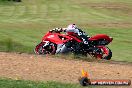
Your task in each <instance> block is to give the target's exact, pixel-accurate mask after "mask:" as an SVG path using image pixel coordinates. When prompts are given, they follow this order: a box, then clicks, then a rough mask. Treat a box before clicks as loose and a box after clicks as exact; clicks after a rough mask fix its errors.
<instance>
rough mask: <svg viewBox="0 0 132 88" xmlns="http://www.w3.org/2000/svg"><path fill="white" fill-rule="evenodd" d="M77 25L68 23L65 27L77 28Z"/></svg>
mask: <svg viewBox="0 0 132 88" xmlns="http://www.w3.org/2000/svg"><path fill="white" fill-rule="evenodd" d="M77 28H78V27H77V26H76V24H70V25H68V27H67V29H77Z"/></svg>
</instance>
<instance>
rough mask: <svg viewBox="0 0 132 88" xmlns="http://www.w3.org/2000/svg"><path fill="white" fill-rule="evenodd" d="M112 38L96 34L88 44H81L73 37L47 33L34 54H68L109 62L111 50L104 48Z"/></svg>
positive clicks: (78, 39)
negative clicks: (90, 56) (88, 56)
mask: <svg viewBox="0 0 132 88" xmlns="http://www.w3.org/2000/svg"><path fill="white" fill-rule="evenodd" d="M112 40H113V38H112V37H109V36H108V35H106V34H97V35H95V36H92V37H89V38H88V41H89V44H88V45H87V44H83V43H82V41H83V40H82V39H81V38H78V37H75V36H73V35H67V34H61V33H59V32H54V33H53V32H47V33H46V34H45V35H44V36H43V38H42V42H41V43H40V44H38V45H37V46H36V47H35V49H34V52H35V53H36V54H39V55H44V54H52V55H54V54H59V53H69V52H72V53H74V54H82V55H85V56H87V55H92V56H93V57H95V58H98V59H106V60H110V59H111V57H112V52H111V50H110V49H109V48H108V47H107V46H106V45H108V44H109V43H111V42H112Z"/></svg>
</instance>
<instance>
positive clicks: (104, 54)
mask: <svg viewBox="0 0 132 88" xmlns="http://www.w3.org/2000/svg"><path fill="white" fill-rule="evenodd" d="M97 47H98V48H99V49H101V51H102V54H97V55H96V57H97V58H99V59H105V60H110V59H111V57H112V52H111V50H110V49H109V48H108V47H107V46H97Z"/></svg>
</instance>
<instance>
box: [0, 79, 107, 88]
mask: <svg viewBox="0 0 132 88" xmlns="http://www.w3.org/2000/svg"><path fill="white" fill-rule="evenodd" d="M0 88H84V87H82V86H81V85H79V84H70V83H60V82H34V81H24V80H12V79H0ZM86 88H107V87H105V86H104V87H102V86H101V87H97V86H89V87H86Z"/></svg>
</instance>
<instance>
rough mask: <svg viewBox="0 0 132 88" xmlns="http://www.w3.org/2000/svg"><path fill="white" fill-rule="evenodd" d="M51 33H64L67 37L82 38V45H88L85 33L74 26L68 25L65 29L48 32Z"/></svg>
mask: <svg viewBox="0 0 132 88" xmlns="http://www.w3.org/2000/svg"><path fill="white" fill-rule="evenodd" d="M50 31H51V32H53V31H55V32H63V31H64V32H66V33H67V34H68V35H73V36H79V37H80V38H82V40H83V43H84V44H88V37H89V36H87V35H86V34H85V32H83V31H82V30H81V29H79V28H78V27H77V26H76V25H75V24H70V25H68V27H67V28H55V29H52V30H50Z"/></svg>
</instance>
